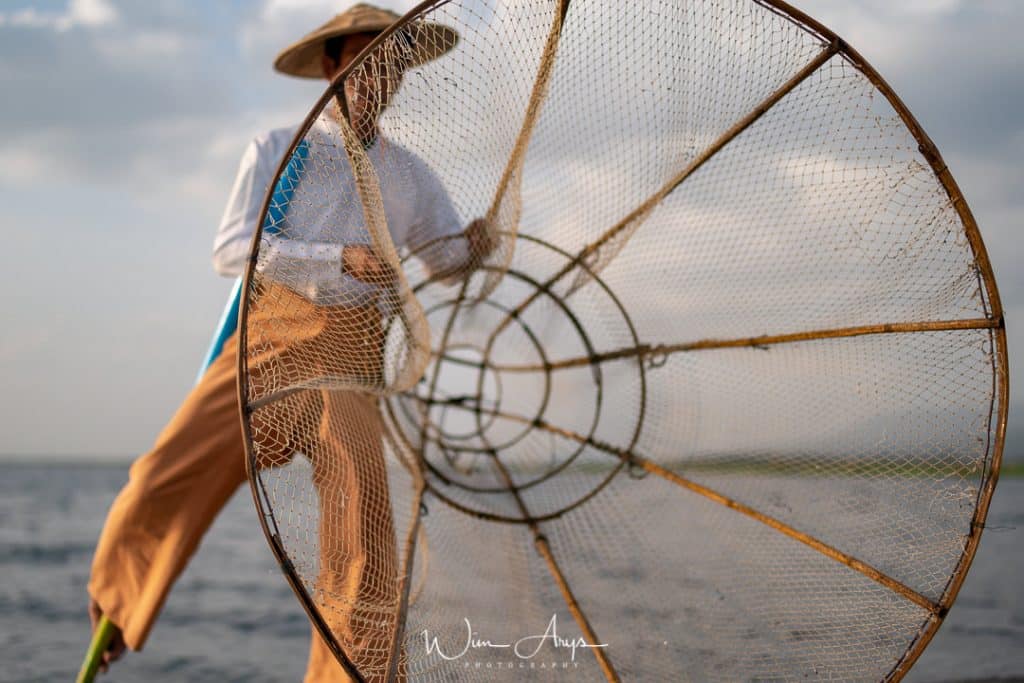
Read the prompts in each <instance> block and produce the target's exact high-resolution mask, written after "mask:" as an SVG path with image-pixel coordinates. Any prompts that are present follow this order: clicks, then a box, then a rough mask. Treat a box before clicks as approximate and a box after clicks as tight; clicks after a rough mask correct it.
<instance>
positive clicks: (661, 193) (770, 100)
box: [491, 41, 839, 338]
mask: <svg viewBox="0 0 1024 683" xmlns="http://www.w3.org/2000/svg"><path fill="white" fill-rule="evenodd" d="M838 51H839V43H838V41H833V42H831V43H830V44H829V45H828V46H827V47H826V48H825V49H823V50H822V51H821V52H819V53H818V55H817V56H815V58H814V59H812V60H811V61H810V62H808V63H807V65H806V66H804V67H803V68H802V69H800V71H798V72H797V73H796V74H794V75H793V77H792V78H790V79H789V80H788V81H786V82H785V83H783V84H782V85H781V86H780V87H779V88H778V89H777V90H776V91H775V92H773V93H772V94H770V95H769V96H768V97H766V98H765V99H764V100H763V101H761V102H760V103H759V104H758V105H757V106H756V107H754V108H753V109H752V110H751V111H750V112H749V113H748V114H746V115H745V116H744V117H743V118H741V119H739V120H738V121H736V123H734V124H733V125H732V126H730V127H729V128H728V129H727V130H726V131H725V132H724V133H722V135H720V136H719V137H718V138H717V139H716V140H715V141H714V142H712V143H711V145H710V146H709V147H708V148H707V149H705V150H704V151H703V152H701V153H700V154H699V155H697V157H696V158H694V159H693V161H691V162H690V163H689V164H687V165H686V167H685V168H684V169H683V170H682V171H680V172H679V173H677V174H676V175H675V176H673V177H672V178H670V179H669V181H668V182H667V183H665V184H664V185H662V186H661V187H660V188H659V189H658V190H657V191H656V192H655V193H654V194H652V195H650V196H649V197H648V198H647V199H645V200H644V201H643V202H641V203H640V204H639V205H638V206H637V207H636V208H635V209H633V210H632V211H630V212H629V213H628V214H626V216H625V217H623V218H622V219H621V220H620V221H619V222H618V223H616V224H615V225H613V226H612V227H610V228H609V229H608V230H606V231H605V232H604V233H602V234H601V236H600V237H598V238H597V239H596V240H595V241H593V242H591V243H590V244H588V245H587V246H585V247H583V249H581V250H580V251H579V252H578V253H577V254H576V256H575V257H573V258H572V260H570V261H569V262H568V263H566V264H565V266H563V267H562V268H561V269H560V270H559V271H558V272H556V273H555V274H554V275H552V276H551V277H550V278H549V279H548V280H547V281H546V282H545V283H544V284H543V285H542V286H541V287H540V288H539V289H537V290H536V291H534V292H532V293H531V294H530V295H529V296H528V297H527V298H526V299H524V300H523V302H522V303H520V304H519V305H518V306H516V307H515V308H514V309H512V311H511V312H510V313H509V314H508V316H506V318H505V319H504V320H503V321H502V322H501V323H500V324H499V325H498V326H497V327H495V329H494V332H492V333H491V336H492V338H493V337H497V336H498V335H499V334H500V333H501V331H502V330H504V329H505V328H506V327H507V326H508V325H509V324H510V323H511V321H512V319H514V318H515V316H517V315H519V314H520V313H522V312H523V311H524V310H526V308H527V307H528V306H529V305H530V304H532V303H533V302H534V301H536V300H537V298H538V297H540V295H541V294H543V293H544V292H546V291H548V289H549V288H550V287H551V286H552V285H553V284H555V283H556V282H558V281H559V280H561V279H562V278H563V277H565V276H566V275H568V274H569V273H571V272H572V271H573V270H575V269H576V268H577V267H578V266H579V265H581V264H586V263H587V262H588V261H591V260H592V259H593V258H594V256H595V255H596V254H597V253H598V251H599V250H600V249H601V247H602V246H604V245H605V244H607V243H608V242H609V241H610V240H612V239H613V238H615V237H616V236H617V235H619V234H620V233H621V232H622V231H623V230H625V229H626V228H627V227H628V226H629V225H630V224H632V223H633V222H634V221H636V220H637V219H639V218H641V217H642V216H643V215H644V214H646V213H647V212H649V211H650V210H651V209H653V208H654V207H655V206H656V205H657V204H658V203H659V202H661V200H662V199H664V198H665V197H667V196H668V195H669V194H671V193H672V191H673V190H675V189H676V188H677V187H679V186H680V185H681V184H682V183H683V181H685V180H686V179H687V178H689V177H690V176H691V175H693V173H695V172H696V171H697V169H699V168H700V167H701V166H703V165H704V164H705V163H707V162H708V161H709V160H710V159H712V158H713V157H714V156H715V155H716V154H718V152H720V151H721V150H722V149H723V148H725V146H726V145H728V144H729V142H731V141H732V140H734V139H735V138H736V137H737V136H738V135H739V134H740V133H742V132H743V131H745V130H746V129H747V128H749V127H750V126H751V125H753V123H754V122H755V121H757V120H758V119H759V118H761V117H762V116H764V114H765V113H766V112H768V111H769V110H770V109H771V108H772V107H774V106H775V105H776V104H777V103H778V102H779V101H780V100H781V99H782V98H783V97H785V96H786V95H787V94H788V93H789V92H790V91H792V90H793V89H794V88H795V87H797V86H798V85H800V84H801V83H803V82H804V81H805V80H806V79H807V78H808V77H810V75H811V74H813V73H814V72H815V71H817V70H818V69H819V68H820V67H821V66H822V65H823V64H824V63H825V62H827V61H828V60H829V59H831V58H832V57H833V56H834V55H835V54H836V53H837V52H838Z"/></svg>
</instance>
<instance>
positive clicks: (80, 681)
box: [75, 615, 117, 683]
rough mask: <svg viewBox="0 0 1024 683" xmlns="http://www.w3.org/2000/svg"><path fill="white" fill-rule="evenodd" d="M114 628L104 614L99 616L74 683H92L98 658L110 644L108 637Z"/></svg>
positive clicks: (97, 669) (98, 664) (97, 666)
mask: <svg viewBox="0 0 1024 683" xmlns="http://www.w3.org/2000/svg"><path fill="white" fill-rule="evenodd" d="M116 628H117V627H116V626H114V624H113V622H112V621H110V619H108V618H107V616H106V615H103V616H102V617H100V621H99V623H98V624H96V630H95V631H93V634H92V642H91V643H89V650H88V651H87V652H86V653H85V659H84V660H83V661H82V668H81V669H79V670H78V678H76V679H75V683H92V681H93V679H94V678H96V672H97V671H99V668H100V660H101V659H102V658H103V653H104V652H105V651H106V649H107V646H108V645H110V639H111V638H113V637H114V630H115V629H116Z"/></svg>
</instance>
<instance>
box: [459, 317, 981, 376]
mask: <svg viewBox="0 0 1024 683" xmlns="http://www.w3.org/2000/svg"><path fill="white" fill-rule="evenodd" d="M999 325H1000V323H999V321H998V320H994V319H991V318H968V319H963V320H935V321H931V320H927V321H920V322H911V323H882V324H879V325H859V326H855V327H838V328H827V329H821V330H808V331H806V332H791V333H789V334H772V335H760V336H757V337H739V338H736V339H702V340H699V341H694V342H686V343H682V344H656V345H652V344H639V345H637V346H630V347H626V348H622V349H615V350H613V351H604V352H602V353H597V354H594V355H592V356H577V357H574V358H566V359H564V360H559V361H553V362H549V363H546V364H544V363H530V364H523V365H502V364H500V363H487V364H485V363H481V362H479V361H469V360H464V359H460V358H455V357H452V356H445V357H444V360H445V361H446V362H451V363H458V364H462V365H469V366H473V367H477V368H482V367H486V368H487V369H490V370H494V371H497V372H546V371H549V370H564V369H566V368H576V367H582V366H586V365H591V364H593V363H606V362H609V361H615V360H620V359H622V358H642V359H653V358H657V359H661V358H664V357H666V356H670V355H672V354H674V353H681V352H686V351H704V350H709V349H730V348H744V347H754V348H761V347H766V346H773V345H776V344H791V343H794V342H803V341H813V340H818V339H840V338H843V337H859V336H863V335H870V334H905V333H910V332H942V331H948V330H983V329H995V328H997V327H999Z"/></svg>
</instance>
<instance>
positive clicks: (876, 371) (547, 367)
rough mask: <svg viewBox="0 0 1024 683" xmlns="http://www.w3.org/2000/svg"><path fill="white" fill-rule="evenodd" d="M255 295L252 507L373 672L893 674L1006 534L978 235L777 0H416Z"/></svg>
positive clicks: (942, 180) (292, 194)
mask: <svg viewBox="0 0 1024 683" xmlns="http://www.w3.org/2000/svg"><path fill="white" fill-rule="evenodd" d="M456 34H457V41H454V40H453V36H454V35H456ZM244 297H245V299H244V304H243V306H244V308H243V315H242V332H243V334H244V340H243V344H242V347H241V348H243V349H244V353H243V354H241V358H240V363H241V387H240V389H241V392H242V402H243V410H244V422H245V426H246V434H247V441H248V453H249V466H250V475H251V479H252V483H253V490H254V493H255V496H256V501H257V505H258V507H259V510H260V514H261V518H262V520H263V522H264V524H265V530H266V531H267V534H268V538H269V539H270V541H271V545H272V547H273V548H274V551H275V552H276V553H277V555H278V557H279V558H280V559H281V561H282V564H283V566H284V568H285V571H286V574H287V576H288V578H289V580H290V581H291V582H292V585H293V587H294V588H295V589H296V592H297V594H298V595H299V597H300V599H301V600H302V602H303V604H304V605H305V606H306V607H307V609H308V610H309V612H310V614H311V616H312V618H313V619H314V622H315V624H316V625H317V627H318V628H319V629H320V631H321V632H322V634H323V636H324V638H325V639H326V640H327V642H328V643H329V645H330V647H331V648H332V650H333V651H334V653H335V655H336V656H337V658H338V660H339V662H341V663H342V665H343V666H344V667H345V668H346V669H347V670H348V671H349V672H350V673H351V674H352V675H353V676H354V677H362V678H365V679H366V680H406V679H408V680H417V681H441V680H485V679H486V680H492V679H505V680H518V679H520V678H522V677H525V676H532V675H537V674H538V672H540V671H543V670H557V675H558V676H568V677H570V678H574V679H580V680H599V679H602V678H604V677H607V679H609V680H615V679H622V680H637V681H654V680H722V681H737V680H754V679H757V680H781V679H837V678H838V679H857V680H882V679H899V678H900V677H901V676H902V675H903V674H904V673H905V672H906V671H907V669H908V668H909V667H910V666H911V665H912V664H913V662H914V661H915V660H916V658H917V657H918V656H919V655H920V653H921V651H922V649H923V648H924V647H925V646H926V645H927V643H928V641H929V640H930V639H931V637H932V635H933V634H934V633H935V631H936V629H937V628H938V626H939V624H940V623H941V622H942V619H943V618H944V616H945V614H946V611H947V610H948V608H949V606H950V604H951V603H952V601H953V600H954V598H955V597H956V593H957V591H958V589H959V586H960V584H961V582H962V580H963V578H964V575H965V573H966V571H967V569H968V567H969V565H970V562H971V559H972V557H973V555H974V552H975V549H976V547H977V544H978V540H979V537H980V534H981V530H982V527H983V522H984V520H985V515H986V512H987V509H988V503H989V499H990V497H991V494H992V491H993V487H994V485H995V480H996V475H997V472H998V466H999V459H1000V454H1001V449H1002V442H1003V435H1004V429H1005V419H1006V409H1007V384H1006V381H1007V376H1006V367H1007V359H1006V343H1005V335H1004V329H1003V321H1002V311H1001V308H1000V303H999V298H998V294H997V291H996V288H995V282H994V279H993V275H992V271H991V268H990V266H989V262H988V259H987V257H986V255H985V252H984V247H983V245H982V242H981V238H980V236H979V233H978V229H977V226H976V224H975V222H974V219H973V218H972V216H971V214H970V211H969V209H968V207H967V205H966V204H965V202H964V199H963V197H962V195H961V194H960V191H959V190H958V188H957V186H956V184H955V183H954V181H953V179H952V177H951V175H950V174H949V171H948V170H947V169H946V167H945V165H944V163H943V162H942V160H941V157H940V156H939V154H938V152H937V151H936V149H935V147H934V145H933V144H932V143H931V142H930V141H929V139H928V138H927V137H926V136H925V134H924V132H923V131H922V130H921V129H920V127H919V126H918V124H917V123H916V121H915V120H914V119H913V117H912V116H911V115H910V113H909V112H908V111H907V110H906V108H905V107H904V106H903V105H902V103H901V102H900V101H899V100H898V98H897V97H896V96H895V94H894V93H893V92H892V91H891V90H890V89H889V87H888V86H887V85H886V84H885V82H884V81H882V80H881V78H880V77H879V76H878V75H877V74H876V73H875V71H874V70H873V69H872V68H871V67H870V66H869V65H868V64H866V63H865V62H864V61H863V59H862V58H861V57H860V56H859V55H858V54H857V53H856V52H854V51H853V50H852V49H851V48H849V47H848V46H846V45H845V44H844V43H843V42H842V41H840V40H839V39H838V38H836V37H835V36H834V35H833V34H832V33H831V32H829V31H828V30H827V29H825V28H824V27H822V26H820V25H819V24H817V23H816V22H815V21H813V20H812V19H810V18H809V17H806V16H804V15H802V14H800V13H799V12H797V11H796V10H793V9H792V8H789V7H787V6H785V5H784V4H783V3H781V2H776V1H774V0H762V1H759V2H758V1H752V0H687V1H686V2H683V1H681V0H671V1H669V0H665V1H658V0H642V1H637V2H628V3H627V2H616V1H613V0H573V1H572V2H569V1H568V0H561V1H559V0H501V1H498V0H485V1H480V0H451V1H438V2H433V3H429V2H428V3H425V4H424V5H423V6H421V7H420V8H418V9H417V10H415V11H414V12H413V13H411V14H410V15H407V16H406V17H405V18H403V19H402V20H401V21H400V22H398V23H397V24H396V25H395V26H394V27H392V29H391V30H389V31H388V32H386V33H385V34H384V35H383V36H382V37H381V38H380V40H379V42H378V43H377V44H376V46H375V47H371V49H370V50H368V52H367V53H366V54H365V55H364V56H363V57H362V58H361V59H360V60H358V61H357V62H356V63H355V64H353V65H352V67H350V68H349V69H348V70H347V71H346V73H344V74H342V75H341V76H340V77H339V79H338V80H337V81H336V83H335V84H334V87H333V88H331V89H329V91H328V92H327V93H326V94H325V96H324V98H323V99H322V100H321V101H320V102H319V103H318V104H317V106H316V107H315V109H314V110H313V112H312V113H311V115H310V117H309V118H308V119H307V121H306V124H305V125H304V126H303V127H302V129H301V130H300V133H299V135H298V136H297V137H296V140H295V143H294V146H293V150H292V151H291V152H290V153H289V154H288V155H287V156H286V158H285V159H283V160H282V164H281V169H280V172H279V175H278V178H277V179H276V181H275V187H273V188H270V192H268V206H267V207H266V211H265V221H264V223H263V228H262V231H261V233H260V235H259V236H258V238H257V239H256V240H255V241H254V245H253V252H252V260H251V265H250V268H249V272H248V274H247V280H246V287H245V293H244ZM552 628H555V629H557V633H558V635H559V637H560V638H562V639H564V642H559V641H554V640H553V639H551V638H548V639H536V638H534V639H532V640H530V639H529V637H530V636H537V635H539V634H544V633H547V634H549V635H551V633H552V630H551V629H552ZM470 636H471V637H472V638H473V639H476V640H474V646H472V647H467V638H469V637H470ZM578 639H582V640H578ZM477 641H489V642H490V644H491V645H495V644H512V645H516V647H508V648H499V647H490V646H486V645H483V644H481V643H479V642H477ZM569 641H574V642H576V644H577V645H578V647H576V648H575V650H571V648H570V647H568V646H567V645H566V644H565V643H566V642H569ZM431 643H435V644H436V645H437V647H434V648H432V647H430V644H431ZM581 643H582V644H581ZM438 648H440V651H439V649H438Z"/></svg>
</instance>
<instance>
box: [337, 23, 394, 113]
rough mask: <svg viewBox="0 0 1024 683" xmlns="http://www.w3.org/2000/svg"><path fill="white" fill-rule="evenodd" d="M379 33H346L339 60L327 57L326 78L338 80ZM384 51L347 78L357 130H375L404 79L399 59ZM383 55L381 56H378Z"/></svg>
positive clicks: (348, 97) (349, 97) (346, 84)
mask: <svg viewBox="0 0 1024 683" xmlns="http://www.w3.org/2000/svg"><path fill="white" fill-rule="evenodd" d="M377 35H378V34H377V33H354V34H352V35H349V36H346V37H345V41H344V43H342V48H341V53H340V54H339V56H338V60H337V62H335V61H334V60H333V59H331V58H330V57H328V56H326V55H324V57H323V71H324V77H325V78H327V79H329V80H334V78H335V77H337V76H338V74H340V73H341V72H342V71H344V70H345V69H346V68H347V67H348V66H349V65H350V64H351V63H352V61H353V60H354V59H355V58H356V57H357V56H358V55H359V53H360V52H362V51H363V49H364V48H366V46H367V45H369V44H370V43H371V42H372V41H373V40H374V38H376V37H377ZM383 53H384V51H380V53H377V54H374V55H372V56H371V57H370V58H369V59H367V60H366V61H364V62H363V63H362V65H361V66H360V67H359V68H358V69H356V70H355V71H354V72H352V73H351V74H349V76H348V78H346V79H345V98H346V99H347V100H348V109H349V121H350V123H351V124H352V127H353V128H354V129H355V130H356V131H357V132H366V131H368V130H370V129H372V127H373V125H374V123H376V120H377V117H378V116H379V115H380V113H381V112H382V111H384V108H385V107H386V106H387V105H388V102H390V101H391V97H392V95H393V94H394V93H395V91H396V90H398V86H399V84H400V83H401V80H402V73H403V70H404V69H403V68H402V65H401V63H400V59H398V58H390V59H389V58H386V57H384V56H383ZM378 54H380V55H381V56H378Z"/></svg>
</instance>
